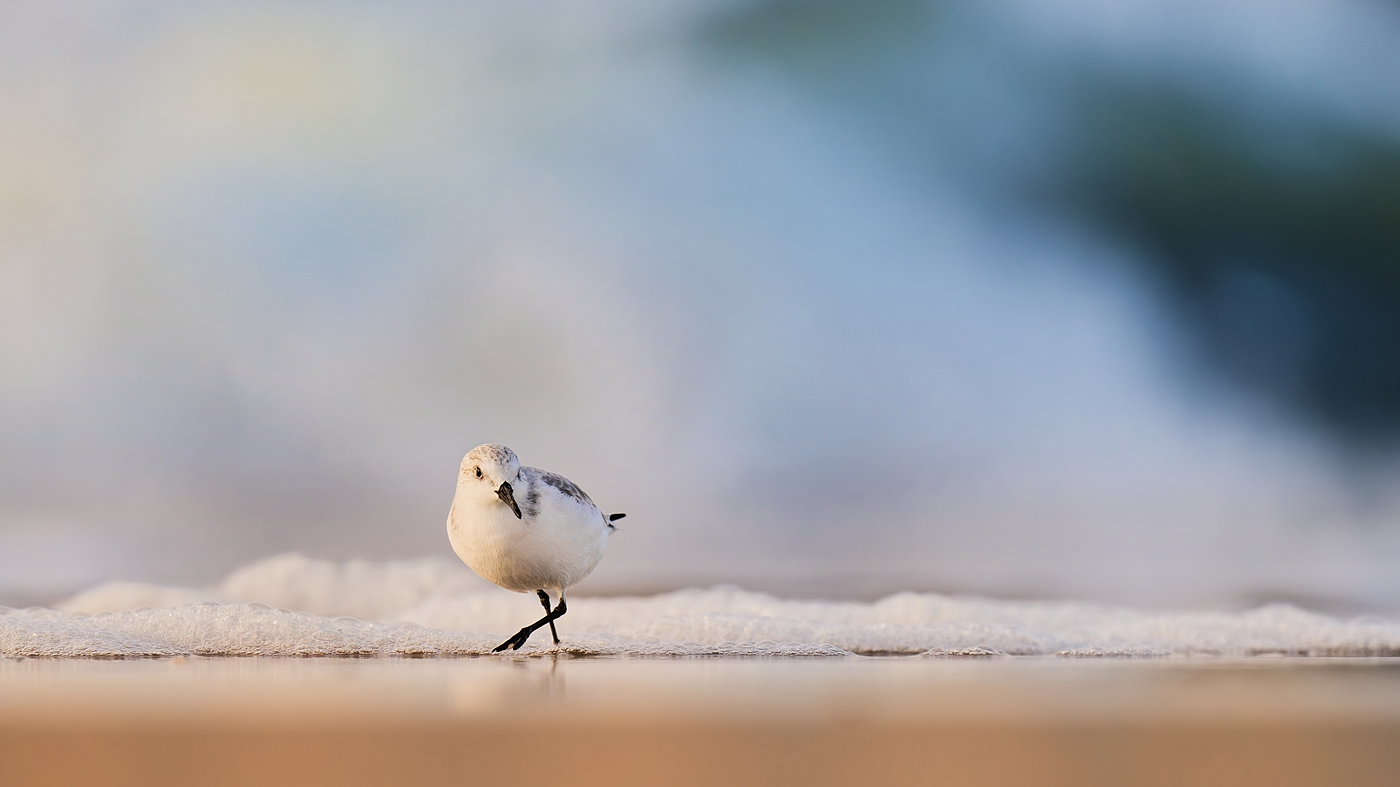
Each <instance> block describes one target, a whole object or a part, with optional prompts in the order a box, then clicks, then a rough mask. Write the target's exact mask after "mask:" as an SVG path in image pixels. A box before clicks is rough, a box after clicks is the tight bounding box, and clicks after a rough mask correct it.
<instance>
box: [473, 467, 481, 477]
mask: <svg viewBox="0 0 1400 787" xmlns="http://www.w3.org/2000/svg"><path fill="white" fill-rule="evenodd" d="M474 469H475V470H476V477H477V478H480V477H481V468H479V467H478V468H474Z"/></svg>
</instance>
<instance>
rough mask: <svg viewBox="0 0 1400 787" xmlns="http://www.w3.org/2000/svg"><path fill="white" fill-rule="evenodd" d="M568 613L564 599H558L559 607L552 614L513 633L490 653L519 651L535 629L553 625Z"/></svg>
mask: <svg viewBox="0 0 1400 787" xmlns="http://www.w3.org/2000/svg"><path fill="white" fill-rule="evenodd" d="M568 611H569V607H568V605H567V604H565V603H564V598H563V597H562V596H561V597H560V598H559V606H557V607H555V608H554V611H553V612H551V613H549V614H548V615H545V616H544V617H542V618H540V619H539V620H537V621H535V622H534V623H531V624H530V625H528V626H526V627H525V628H523V629H521V630H519V631H517V632H515V636H513V637H511V638H510V639H508V640H506V641H505V642H502V643H501V644H499V645H497V646H496V647H495V648H493V649H492V650H491V652H492V653H500V652H501V651H503V650H505V649H506V648H510V649H511V650H520V649H521V648H522V647H524V646H525V643H526V642H528V641H529V640H530V635H531V634H534V633H535V629H537V628H539V627H540V626H543V625H544V624H546V623H553V622H554V621H556V620H558V619H559V618H562V617H563V616H564V613H565V612H568Z"/></svg>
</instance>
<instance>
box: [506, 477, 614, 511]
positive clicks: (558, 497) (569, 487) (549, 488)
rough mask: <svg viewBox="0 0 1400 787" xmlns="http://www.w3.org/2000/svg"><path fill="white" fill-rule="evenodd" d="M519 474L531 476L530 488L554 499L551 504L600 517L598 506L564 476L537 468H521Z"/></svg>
mask: <svg viewBox="0 0 1400 787" xmlns="http://www.w3.org/2000/svg"><path fill="white" fill-rule="evenodd" d="M520 472H521V474H522V475H524V474H527V473H528V474H529V475H530V476H532V478H531V481H533V482H534V483H533V484H532V486H534V487H535V488H536V489H538V490H539V491H540V492H541V493H542V494H544V495H547V496H549V497H552V498H554V501H553V502H555V503H556V504H560V505H563V506H565V507H575V508H581V509H584V510H586V511H588V512H590V513H591V512H597V513H598V516H602V513H601V512H599V511H598V506H597V505H595V504H594V503H593V498H591V497H589V496H588V493H587V492H584V491H583V490H582V489H580V488H579V487H578V484H575V483H574V482H573V481H570V480H569V479H567V478H565V477H564V476H562V475H559V474H558V473H551V472H549V471H547V470H541V469H539V468H538V467H522V468H520Z"/></svg>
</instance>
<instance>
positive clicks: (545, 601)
mask: <svg viewBox="0 0 1400 787" xmlns="http://www.w3.org/2000/svg"><path fill="white" fill-rule="evenodd" d="M535 592H536V593H538V594H540V603H541V604H543V605H544V614H545V617H549V594H548V593H546V592H544V591H543V590H536V591H535ZM549 633H550V634H551V635H553V636H554V644H555V645H558V644H559V630H558V629H556V628H554V621H552V620H551V621H549Z"/></svg>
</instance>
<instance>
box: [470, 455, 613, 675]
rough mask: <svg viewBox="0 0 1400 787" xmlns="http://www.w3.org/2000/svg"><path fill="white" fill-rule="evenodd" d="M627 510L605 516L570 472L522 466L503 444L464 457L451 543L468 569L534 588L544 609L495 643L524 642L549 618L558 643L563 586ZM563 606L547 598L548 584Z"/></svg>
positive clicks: (593, 562)
mask: <svg viewBox="0 0 1400 787" xmlns="http://www.w3.org/2000/svg"><path fill="white" fill-rule="evenodd" d="M624 516H626V514H613V515H611V516H608V517H604V516H603V512H601V511H599V510H598V506H596V505H594V504H593V501H592V500H591V499H589V497H588V495H586V494H584V492H583V490H582V489H579V488H578V486H577V485H576V484H575V483H574V482H572V481H570V480H569V479H567V478H565V477H563V476H561V475H555V474H554V473H547V472H545V471H544V470H540V469H538V468H535V467H521V466H520V460H519V459H518V458H516V456H515V452H514V451H512V450H510V449H509V448H506V447H505V446H503V445H491V444H487V445H479V446H477V447H476V448H473V449H472V450H471V451H470V452H469V453H468V454H467V455H466V457H465V458H464V459H462V468H461V472H460V473H458V475H457V495H456V496H455V497H454V498H453V499H452V511H451V512H450V513H448V515H447V538H448V540H450V541H451V542H452V551H454V552H456V553H457V557H460V558H461V559H462V561H463V562H464V563H466V564H467V565H468V566H471V569H472V570H473V571H475V572H476V573H478V574H480V575H481V576H482V577H483V578H485V579H488V580H490V581H492V582H494V583H496V584H497V585H500V586H501V587H503V588H505V589H507V590H514V591H516V592H517V593H530V592H532V591H533V592H534V593H536V594H538V595H539V597H540V603H541V604H543V605H544V612H545V615H544V617H542V618H540V619H539V620H537V621H535V622H534V623H531V624H530V625H528V626H526V627H525V628H523V629H521V630H520V631H518V632H516V634H515V636H513V637H511V638H510V639H508V640H506V641H505V642H502V643H501V644H500V645H497V646H496V651H502V650H505V649H506V648H511V649H512V650H519V649H520V648H521V647H523V646H524V645H525V642H526V641H528V640H529V639H530V635H531V634H533V633H535V629H538V628H539V627H540V626H543V625H544V624H546V623H548V624H549V633H550V634H552V635H554V644H556V645H558V644H559V632H558V631H557V630H556V629H555V628H554V621H555V620H558V619H559V618H560V617H562V616H563V614H564V613H565V612H566V611H568V606H567V605H566V604H565V601H564V592H565V591H566V590H567V589H568V588H569V586H570V585H574V584H577V583H578V582H580V581H582V580H583V578H584V577H586V576H588V575H589V574H590V573H591V572H592V571H593V569H594V567H595V566H597V565H598V561H600V560H602V559H603V549H604V548H606V547H607V544H608V534H609V533H611V532H612V531H613V529H614V528H613V525H612V523H613V522H615V521H617V520H619V519H621V518H623V517H624ZM551 590H553V591H555V592H556V593H557V594H558V595H559V606H557V607H555V608H554V609H553V610H551V609H550V605H549V592H548V591H551Z"/></svg>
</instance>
